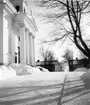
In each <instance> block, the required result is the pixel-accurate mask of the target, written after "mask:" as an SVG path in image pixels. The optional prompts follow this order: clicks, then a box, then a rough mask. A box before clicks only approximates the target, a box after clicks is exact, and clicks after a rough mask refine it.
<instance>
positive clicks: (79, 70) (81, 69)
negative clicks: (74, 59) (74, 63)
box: [74, 67, 88, 72]
mask: <svg viewBox="0 0 90 105" xmlns="http://www.w3.org/2000/svg"><path fill="white" fill-rule="evenodd" d="M87 71H88V69H87V68H83V67H82V68H77V69H76V70H75V71H74V72H87Z"/></svg>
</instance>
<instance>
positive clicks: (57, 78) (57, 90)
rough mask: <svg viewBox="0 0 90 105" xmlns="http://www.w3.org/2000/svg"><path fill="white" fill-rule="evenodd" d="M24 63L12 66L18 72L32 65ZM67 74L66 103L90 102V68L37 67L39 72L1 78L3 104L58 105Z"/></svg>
mask: <svg viewBox="0 0 90 105" xmlns="http://www.w3.org/2000/svg"><path fill="white" fill-rule="evenodd" d="M14 66H15V65H14ZM20 66H21V67H20ZM22 66H23V65H19V67H15V68H14V67H12V68H13V69H14V71H15V73H17V71H18V72H20V71H19V70H21V71H22V70H27V69H26V68H28V67H26V66H24V67H22ZM9 67H11V65H10V66H9ZM2 68H5V67H2ZM20 68H22V69H20ZM35 69H36V68H35ZM35 69H34V70H35ZM3 70H4V69H3ZM6 71H7V70H6ZM11 71H13V70H11ZM6 74H7V73H6ZM65 76H66V82H65V88H64V93H63V97H62V99H61V102H62V105H90V102H89V100H90V98H89V97H90V94H89V92H90V69H86V68H79V69H77V70H76V71H75V72H41V71H38V69H37V73H36V72H32V73H31V74H27V75H25V74H24V75H22V76H14V77H12V78H8V79H4V80H1V81H0V105H58V102H59V101H60V98H61V91H62V87H63V82H64V79H65ZM80 102H81V103H80Z"/></svg>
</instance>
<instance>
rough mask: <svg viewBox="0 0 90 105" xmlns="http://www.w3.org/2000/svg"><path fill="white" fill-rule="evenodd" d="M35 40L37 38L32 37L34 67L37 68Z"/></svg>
mask: <svg viewBox="0 0 90 105" xmlns="http://www.w3.org/2000/svg"><path fill="white" fill-rule="evenodd" d="M34 40H35V36H33V37H32V45H33V48H32V49H33V65H34V66H35V65H36V63H35V42H34Z"/></svg>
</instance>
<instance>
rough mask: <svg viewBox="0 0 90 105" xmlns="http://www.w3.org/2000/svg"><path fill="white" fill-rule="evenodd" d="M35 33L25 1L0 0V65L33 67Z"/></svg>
mask: <svg viewBox="0 0 90 105" xmlns="http://www.w3.org/2000/svg"><path fill="white" fill-rule="evenodd" d="M36 32H37V26H36V23H35V20H34V18H33V16H32V12H31V10H29V9H28V3H27V1H26V0H0V64H5V65H9V64H11V63H22V64H28V65H33V66H35V44H34V41H35V33H36Z"/></svg>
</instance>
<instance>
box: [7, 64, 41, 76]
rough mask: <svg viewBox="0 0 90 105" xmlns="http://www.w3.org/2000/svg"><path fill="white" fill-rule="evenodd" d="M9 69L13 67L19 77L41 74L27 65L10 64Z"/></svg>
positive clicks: (38, 70)
mask: <svg viewBox="0 0 90 105" xmlns="http://www.w3.org/2000/svg"><path fill="white" fill-rule="evenodd" d="M9 67H12V68H13V69H14V70H15V71H16V74H17V75H19V76H20V75H29V74H32V73H40V72H41V71H40V69H38V68H35V67H31V66H28V65H26V64H14V63H13V64H10V65H9Z"/></svg>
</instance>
